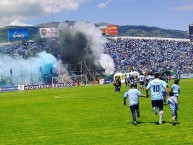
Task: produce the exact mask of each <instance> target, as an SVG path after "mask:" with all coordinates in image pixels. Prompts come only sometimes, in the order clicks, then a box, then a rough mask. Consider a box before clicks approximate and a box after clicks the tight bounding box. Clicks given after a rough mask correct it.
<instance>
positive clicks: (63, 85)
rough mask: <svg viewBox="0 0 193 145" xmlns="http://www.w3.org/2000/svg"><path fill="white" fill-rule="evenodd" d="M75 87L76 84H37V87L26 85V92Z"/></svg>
mask: <svg viewBox="0 0 193 145" xmlns="http://www.w3.org/2000/svg"><path fill="white" fill-rule="evenodd" d="M72 86H75V82H67V83H54V84H37V85H25V86H24V89H25V90H35V89H45V88H63V87H72Z"/></svg>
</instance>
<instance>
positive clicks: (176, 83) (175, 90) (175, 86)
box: [171, 80, 180, 98]
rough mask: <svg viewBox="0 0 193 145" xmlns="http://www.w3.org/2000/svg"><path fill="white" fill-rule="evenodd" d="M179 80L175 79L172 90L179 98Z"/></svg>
mask: <svg viewBox="0 0 193 145" xmlns="http://www.w3.org/2000/svg"><path fill="white" fill-rule="evenodd" d="M178 83H179V81H178V80H175V81H174V84H173V85H172V86H171V91H172V92H174V95H175V97H177V98H178V96H179V94H180V87H179V85H178Z"/></svg>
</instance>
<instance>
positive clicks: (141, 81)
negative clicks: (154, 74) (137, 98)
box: [138, 74, 145, 90]
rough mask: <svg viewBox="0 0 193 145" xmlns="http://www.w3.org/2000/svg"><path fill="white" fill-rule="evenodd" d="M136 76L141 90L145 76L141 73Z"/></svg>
mask: <svg viewBox="0 0 193 145" xmlns="http://www.w3.org/2000/svg"><path fill="white" fill-rule="evenodd" d="M138 78H139V84H140V89H141V90H143V89H144V82H145V76H144V75H142V74H141V75H140V76H139V77H138Z"/></svg>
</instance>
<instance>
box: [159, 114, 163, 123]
mask: <svg viewBox="0 0 193 145" xmlns="http://www.w3.org/2000/svg"><path fill="white" fill-rule="evenodd" d="M163 114H164V112H163V111H160V112H159V124H162V119H163Z"/></svg>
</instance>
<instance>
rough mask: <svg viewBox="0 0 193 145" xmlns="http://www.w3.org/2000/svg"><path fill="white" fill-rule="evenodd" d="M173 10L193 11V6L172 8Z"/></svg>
mask: <svg viewBox="0 0 193 145" xmlns="http://www.w3.org/2000/svg"><path fill="white" fill-rule="evenodd" d="M172 9H173V10H180V11H193V4H192V5H190V4H189V5H183V6H178V7H174V8H172Z"/></svg>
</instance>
